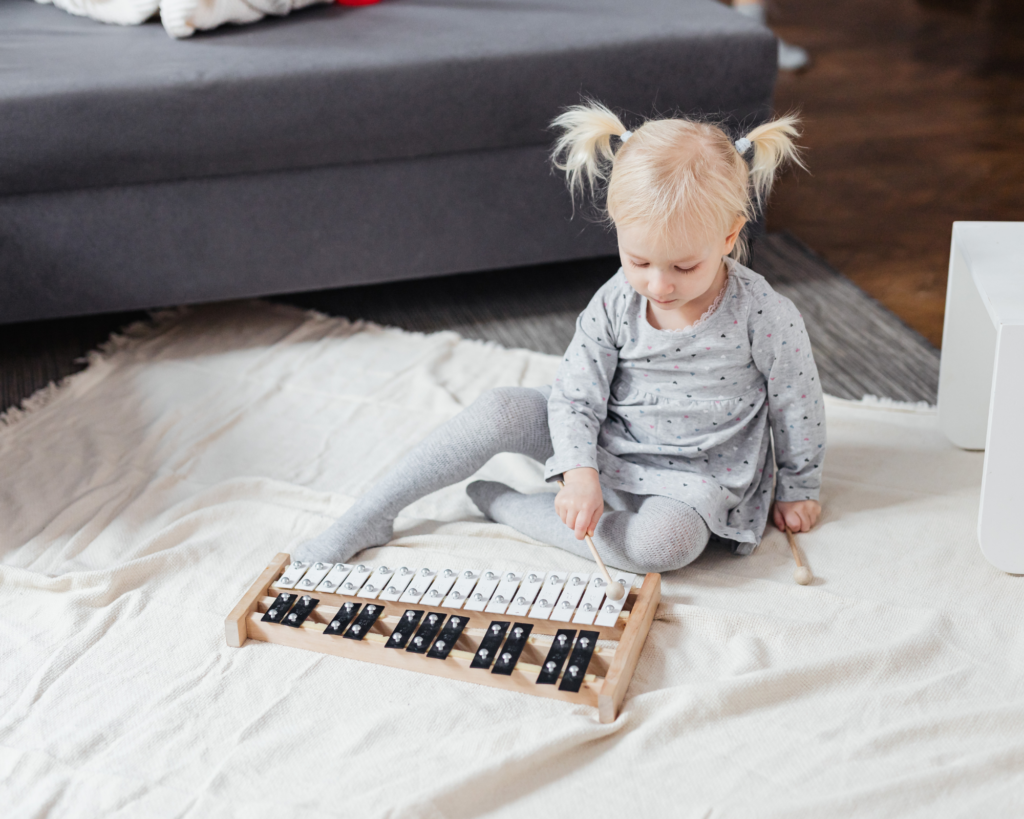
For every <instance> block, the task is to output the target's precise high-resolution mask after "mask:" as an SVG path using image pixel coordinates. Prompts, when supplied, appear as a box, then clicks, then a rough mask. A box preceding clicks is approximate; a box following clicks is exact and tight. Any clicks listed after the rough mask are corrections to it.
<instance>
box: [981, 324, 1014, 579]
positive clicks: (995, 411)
mask: <svg viewBox="0 0 1024 819" xmlns="http://www.w3.org/2000/svg"><path fill="white" fill-rule="evenodd" d="M995 359H996V360H995V370H994V375H993V380H992V393H991V409H990V412H989V417H988V437H987V439H986V442H985V472H984V475H983V477H982V481H981V507H980V509H979V510H978V540H979V541H980V543H981V551H982V554H984V555H985V557H986V558H987V559H988V560H989V562H991V563H992V565H994V566H996V567H997V568H1000V569H1002V570H1003V571H1004V572H1011V573H1013V574H1024V528H1022V525H1021V524H1022V520H1024V326H1020V325H1017V326H1003V327H1001V328H999V331H998V337H997V343H996V349H995Z"/></svg>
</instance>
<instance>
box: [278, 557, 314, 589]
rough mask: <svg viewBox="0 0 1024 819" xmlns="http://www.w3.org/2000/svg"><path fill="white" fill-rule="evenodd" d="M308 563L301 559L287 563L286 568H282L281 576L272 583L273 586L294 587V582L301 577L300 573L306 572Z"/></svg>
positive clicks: (279, 587)
mask: <svg viewBox="0 0 1024 819" xmlns="http://www.w3.org/2000/svg"><path fill="white" fill-rule="evenodd" d="M310 565H311V564H310V563H309V562H305V563H304V562H303V561H301V560H296V561H294V562H292V563H289V564H288V568H287V569H285V570H284V572H283V574H282V575H281V577H279V578H278V579H277V581H276V582H275V583H274V587H275V588H278V589H294V588H295V584H296V583H298V582H299V581H300V580H301V579H302V575H304V574H305V573H306V571H307V570H308V569H309V567H310Z"/></svg>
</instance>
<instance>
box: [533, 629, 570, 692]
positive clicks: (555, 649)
mask: <svg viewBox="0 0 1024 819" xmlns="http://www.w3.org/2000/svg"><path fill="white" fill-rule="evenodd" d="M575 636H576V632H575V631H574V630H573V629H567V628H563V629H559V630H558V633H557V634H556V635H555V639H554V640H552V641H551V649H550V650H549V651H548V656H547V657H545V658H544V665H542V666H541V669H540V675H539V676H538V677H537V685H554V684H555V683H556V682H558V675H559V674H561V673H562V666H563V665H565V658H566V657H568V656H569V652H570V651H572V639H573V637H575Z"/></svg>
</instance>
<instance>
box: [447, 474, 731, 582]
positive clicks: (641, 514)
mask: <svg viewBox="0 0 1024 819" xmlns="http://www.w3.org/2000/svg"><path fill="white" fill-rule="evenodd" d="M466 492H467V493H468V494H469V496H470V497H471V498H472V499H473V502H474V503H475V504H476V505H477V507H478V508H479V509H480V511H481V512H483V513H484V514H485V515H487V517H489V518H490V519H491V520H494V521H497V522H498V523H504V524H506V525H508V526H511V527H512V528H513V529H518V530H519V531H520V532H522V533H523V534H525V535H529V536H530V537H532V538H533V539H534V540H539V541H542V542H544V543H550V544H551V545H553V546H557V547H558V548H560V549H565V550H566V551H567V552H572V553H573V554H575V555H579V556H580V557H584V558H587V559H590V549H588V548H587V544H586V543H585V542H584V541H582V540H576V536H575V535H574V534H573V533H572V530H571V529H570V528H569V527H568V526H566V525H565V524H564V523H563V522H562V519H561V518H560V517H558V513H557V512H556V511H555V496H554V494H553V493H550V492H541V493H539V494H535V495H524V494H522V493H520V492H516V491H515V490H514V489H510V488H509V487H507V486H505V485H504V484H501V483H495V482H494V481H474V482H473V483H471V484H470V485H469V486H468V487H467V488H466ZM616 500H617V501H618V503H616V504H614V506H617V507H620V508H616V509H613V510H612V511H610V512H605V513H604V514H603V515H601V519H600V520H599V521H598V522H597V529H596V531H595V534H594V543H595V544H596V545H597V549H598V551H599V552H600V554H601V559H602V560H604V562H605V563H607V564H608V565H609V566H614V567H615V568H617V569H624V570H626V571H629V572H637V573H639V574H643V573H646V572H668V571H672V570H673V569H681V568H682V567H683V566H685V565H687V564H688V563H692V562H693V561H694V560H696V559H697V556H698V555H699V554H700V553H701V552H703V551H704V547H705V546H707V544H708V540H709V538H710V537H711V533H710V531H708V527H707V524H705V523H704V520H703V518H701V516H700V515H698V514H697V512H696V511H694V509H693V508H692V507H690V506H687V505H686V504H685V503H683V502H682V501H677V500H673V499H672V498H663V497H659V496H658V495H629V494H628V493H625V492H619V493H616Z"/></svg>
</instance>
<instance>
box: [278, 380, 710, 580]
mask: <svg viewBox="0 0 1024 819" xmlns="http://www.w3.org/2000/svg"><path fill="white" fill-rule="evenodd" d="M546 393H547V391H546V390H545V391H541V390H534V389H530V388H529V387H498V388H496V389H493V390H488V391H487V392H485V393H483V394H482V395H481V396H480V397H479V398H478V399H477V400H476V401H474V402H473V403H472V404H471V405H470V406H469V407H467V408H466V409H465V410H464V411H463V412H461V413H459V414H458V415H456V416H455V417H454V418H452V419H451V420H450V421H447V422H446V423H444V424H442V425H441V426H440V427H438V428H437V429H435V430H434V431H433V432H432V433H430V435H428V436H427V437H426V438H425V439H424V440H423V442H422V443H420V444H419V445H418V446H416V447H414V448H413V449H412V450H411V451H410V452H409V453H408V454H407V455H406V456H405V457H404V458H402V460H401V461H399V462H398V464H396V465H395V468H394V469H392V470H391V471H390V472H389V473H388V474H387V475H385V476H384V477H383V478H381V480H379V481H378V482H377V483H376V484H374V485H373V486H372V487H371V488H370V489H369V491H367V492H366V494H364V495H363V496H362V497H361V498H359V500H358V501H356V503H355V504H353V506H352V508H351V509H349V510H348V511H347V512H346V513H345V514H344V515H342V516H341V517H340V518H339V519H338V520H337V521H336V522H335V523H334V524H333V525H332V526H331V527H330V528H329V529H327V530H326V531H325V532H323V533H321V534H320V535H318V536H317V537H315V538H313V539H312V540H308V541H306V542H305V543H303V544H302V545H301V546H299V547H298V548H297V549H296V550H295V553H294V555H293V557H294V558H295V559H296V560H321V561H324V562H348V561H349V560H350V559H351V558H352V556H353V555H355V554H356V553H357V552H360V551H362V550H363V549H366V548H368V547H370V546H380V545H383V544H385V543H387V542H388V541H389V540H391V539H392V537H393V535H394V531H393V528H392V526H393V524H394V520H395V518H396V517H397V515H398V513H399V512H401V511H402V509H404V508H405V507H406V506H408V505H409V504H410V503H412V502H413V501H416V500H418V499H420V498H422V497H424V496H425V495H428V494H430V493H431V492H435V491H437V490H438V489H442V488H444V487H445V486H451V485H452V484H454V483H458V482H459V481H462V480H465V479H466V478H468V477H469V476H470V475H472V474H473V473H475V472H476V471H477V470H478V469H480V468H481V467H482V466H483V465H484V464H486V463H487V462H488V461H489V460H490V459H491V458H492V457H494V456H495V455H497V454H498V453H499V452H516V453H519V454H522V455H528V456H530V457H531V458H533V459H534V460H536V461H539V462H540V463H544V462H545V461H546V460H547V459H548V458H550V457H551V455H552V454H553V453H552V449H551V435H550V434H549V432H548V411H547V394H546ZM466 491H467V493H468V494H469V496H470V498H472V500H473V502H474V503H475V504H476V505H477V507H478V508H479V509H480V511H481V512H483V513H484V514H485V515H487V517H488V518H490V519H491V520H494V521H496V522H498V523H504V524H507V525H508V526H511V527H512V528H514V529H517V530H518V531H520V532H522V533H523V534H525V535H528V536H530V537H532V538H534V539H535V540H539V541H542V542H544V543H550V544H551V545H553V546H557V547H558V548H560V549H564V550H565V551H567V552H572V553H573V554H575V555H579V556H581V557H584V558H588V559H589V558H590V551H589V550H588V549H587V545H586V543H584V542H583V541H581V540H576V537H575V535H574V534H573V532H572V530H571V529H569V527H568V526H566V525H565V524H564V523H563V522H562V520H561V519H560V518H559V517H558V513H557V512H555V504H554V499H555V495H554V493H551V492H541V493H537V494H532V495H524V494H522V493H520V492H516V491H515V490H514V489H511V488H510V487H508V486H505V485H504V484H501V483H495V482H493V481H475V482H473V483H471V484H470V485H469V486H468V487H467V489H466ZM603 491H604V495H605V500H606V502H607V503H608V505H609V506H610V507H611V511H606V512H605V513H604V514H603V515H602V516H601V519H600V520H599V521H598V524H597V528H596V531H595V535H594V541H595V543H596V544H597V548H598V550H599V551H600V553H601V557H602V558H603V559H604V561H605V562H606V563H607V564H608V565H609V566H614V567H615V568H618V569H624V570H626V571H631V572H665V571H671V570H672V569H679V568H681V567H683V566H685V565H687V564H688V563H690V562H692V561H693V560H694V559H696V557H697V556H698V555H699V554H700V553H701V552H702V551H703V550H704V547H705V546H706V545H707V542H708V538H709V536H710V533H709V531H708V528H707V525H706V524H705V523H704V521H703V519H702V518H701V517H700V515H698V514H697V513H696V512H695V511H694V510H693V509H692V508H691V507H690V506H687V505H686V504H685V503H683V502H682V501H677V500H673V499H671V498H663V497H660V496H658V495H632V494H629V493H627V492H618V491H615V490H609V489H607V488H606V489H604V490H603Z"/></svg>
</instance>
